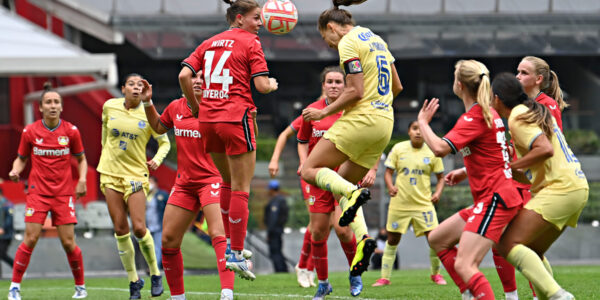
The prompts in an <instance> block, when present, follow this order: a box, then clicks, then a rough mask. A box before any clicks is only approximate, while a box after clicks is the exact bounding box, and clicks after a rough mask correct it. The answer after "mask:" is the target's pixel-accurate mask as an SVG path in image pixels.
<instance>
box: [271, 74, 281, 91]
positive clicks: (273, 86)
mask: <svg viewBox="0 0 600 300" xmlns="http://www.w3.org/2000/svg"><path fill="white" fill-rule="evenodd" d="M269 87H270V89H271V90H270V91H269V93H270V92H274V91H276V90H277V89H278V88H279V83H278V82H277V79H275V78H273V77H269Z"/></svg>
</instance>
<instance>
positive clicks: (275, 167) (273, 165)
mask: <svg viewBox="0 0 600 300" xmlns="http://www.w3.org/2000/svg"><path fill="white" fill-rule="evenodd" d="M277 173H279V162H278V161H270V162H269V175H271V178H275V176H277Z"/></svg>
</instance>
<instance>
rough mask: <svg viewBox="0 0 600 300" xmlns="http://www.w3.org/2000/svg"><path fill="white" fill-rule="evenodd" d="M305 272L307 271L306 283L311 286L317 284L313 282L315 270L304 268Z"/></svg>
mask: <svg viewBox="0 0 600 300" xmlns="http://www.w3.org/2000/svg"><path fill="white" fill-rule="evenodd" d="M306 272H308V283H309V284H310V286H312V287H315V286H317V284H316V283H315V272H314V271H308V270H306Z"/></svg>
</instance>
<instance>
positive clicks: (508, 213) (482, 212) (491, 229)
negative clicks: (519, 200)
mask: <svg viewBox="0 0 600 300" xmlns="http://www.w3.org/2000/svg"><path fill="white" fill-rule="evenodd" d="M520 207H521V206H520V205H519V206H515V207H511V208H506V207H504V202H503V201H502V198H500V196H499V195H498V194H494V196H492V200H491V201H480V202H478V203H477V204H475V205H474V206H473V207H472V208H471V209H470V210H468V211H469V213H470V215H469V217H468V218H467V220H466V222H467V224H466V225H465V228H464V229H463V231H470V232H474V233H477V234H479V235H481V236H483V237H486V238H488V239H490V240H492V241H494V243H498V241H499V240H500V237H501V236H502V233H503V232H504V228H505V227H506V225H508V223H509V222H510V221H511V220H512V219H513V218H514V217H515V216H516V215H517V212H518V211H519V209H520ZM463 210H464V209H463ZM463 210H461V211H460V212H459V214H461V212H462V211H463ZM463 215H464V213H463V214H461V217H463ZM463 219H464V217H463Z"/></svg>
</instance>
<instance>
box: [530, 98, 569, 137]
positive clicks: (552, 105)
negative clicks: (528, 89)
mask: <svg viewBox="0 0 600 300" xmlns="http://www.w3.org/2000/svg"><path fill="white" fill-rule="evenodd" d="M535 101H536V102H537V103H540V104H543V105H544V106H546V107H547V108H548V110H549V111H550V114H552V116H553V117H554V118H555V119H556V124H557V125H558V128H560V131H562V130H563V125H562V114H561V112H560V108H559V107H558V103H557V102H556V100H554V99H552V98H550V96H548V95H546V94H545V93H543V92H540V93H539V94H538V95H537V97H535Z"/></svg>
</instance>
